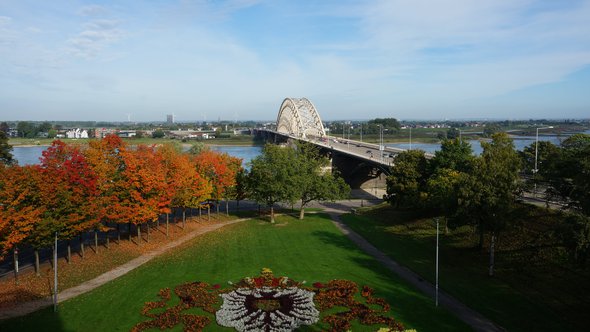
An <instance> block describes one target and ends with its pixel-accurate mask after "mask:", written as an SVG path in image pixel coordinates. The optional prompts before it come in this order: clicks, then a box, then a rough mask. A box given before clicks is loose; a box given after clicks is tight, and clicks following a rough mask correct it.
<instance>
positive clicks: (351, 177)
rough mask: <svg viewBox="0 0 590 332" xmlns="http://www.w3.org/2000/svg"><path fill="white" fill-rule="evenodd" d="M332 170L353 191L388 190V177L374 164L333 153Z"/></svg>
mask: <svg viewBox="0 0 590 332" xmlns="http://www.w3.org/2000/svg"><path fill="white" fill-rule="evenodd" d="M332 169H333V170H335V171H337V172H338V173H339V174H340V176H341V177H342V178H343V179H344V181H346V183H348V185H349V186H350V187H351V188H352V189H365V190H369V189H371V190H384V189H386V188H387V181H386V178H387V175H386V174H385V172H384V170H383V169H382V167H379V166H378V165H376V164H374V163H371V162H368V161H362V160H359V159H358V158H354V157H350V156H349V155H346V154H344V153H338V152H336V151H333V152H332Z"/></svg>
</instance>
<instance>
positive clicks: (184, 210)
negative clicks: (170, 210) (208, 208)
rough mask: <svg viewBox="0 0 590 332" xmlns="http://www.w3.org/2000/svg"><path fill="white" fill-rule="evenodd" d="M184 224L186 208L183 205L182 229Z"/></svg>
mask: <svg viewBox="0 0 590 332" xmlns="http://www.w3.org/2000/svg"><path fill="white" fill-rule="evenodd" d="M185 225H186V208H185V207H183V208H182V229H184V226H185Z"/></svg>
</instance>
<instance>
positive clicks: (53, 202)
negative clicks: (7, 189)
mask: <svg viewBox="0 0 590 332" xmlns="http://www.w3.org/2000/svg"><path fill="white" fill-rule="evenodd" d="M40 172H41V179H42V181H41V183H40V192H41V197H42V203H43V205H44V206H45V208H46V210H45V213H44V214H43V218H42V221H41V222H42V223H44V224H46V226H47V227H45V228H44V229H46V230H48V231H49V230H52V231H53V232H58V234H59V238H60V239H63V240H67V241H68V247H67V248H68V252H67V253H68V262H69V261H70V260H71V247H70V242H71V240H72V238H74V237H76V236H80V235H81V234H83V233H85V232H87V231H89V230H94V231H95V247H96V250H98V236H97V232H99V231H104V230H106V228H105V227H104V225H103V224H102V223H101V218H102V215H101V213H100V212H101V210H100V209H96V208H95V204H94V201H95V199H96V198H97V196H98V183H97V176H96V175H95V174H94V172H93V171H92V169H91V168H90V166H89V165H88V163H87V161H86V157H85V156H84V155H83V154H82V153H81V152H80V150H79V148H78V147H76V146H71V145H66V144H65V143H63V142H62V141H59V140H56V141H54V142H53V143H52V145H51V146H50V147H49V148H47V150H45V151H43V156H42V157H41V165H40Z"/></svg>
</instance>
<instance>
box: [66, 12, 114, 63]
mask: <svg viewBox="0 0 590 332" xmlns="http://www.w3.org/2000/svg"><path fill="white" fill-rule="evenodd" d="M119 25H120V22H119V21H117V20H105V19H103V20H94V21H91V22H88V23H86V24H85V25H84V28H85V30H83V31H81V32H80V33H78V35H76V36H75V37H72V38H70V39H69V40H68V41H67V45H68V51H69V52H70V53H71V54H73V55H76V56H80V57H83V58H95V57H96V56H98V54H99V53H100V52H101V51H102V50H103V49H105V48H107V47H108V46H109V45H111V44H113V43H115V42H116V41H118V40H119V39H121V38H122V37H123V36H124V32H123V30H121V29H120V28H119Z"/></svg>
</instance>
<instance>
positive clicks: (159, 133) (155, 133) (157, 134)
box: [152, 129, 165, 138]
mask: <svg viewBox="0 0 590 332" xmlns="http://www.w3.org/2000/svg"><path fill="white" fill-rule="evenodd" d="M164 136H165V134H164V131H163V130H162V129H156V130H154V131H153V132H152V138H163V137H164Z"/></svg>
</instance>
